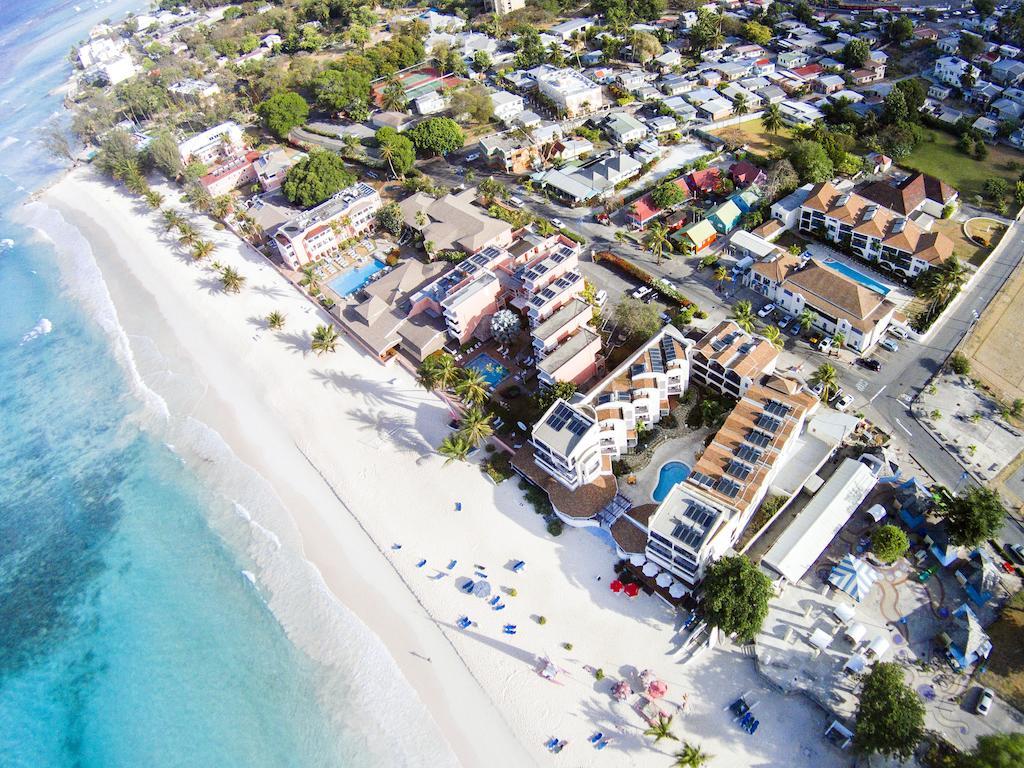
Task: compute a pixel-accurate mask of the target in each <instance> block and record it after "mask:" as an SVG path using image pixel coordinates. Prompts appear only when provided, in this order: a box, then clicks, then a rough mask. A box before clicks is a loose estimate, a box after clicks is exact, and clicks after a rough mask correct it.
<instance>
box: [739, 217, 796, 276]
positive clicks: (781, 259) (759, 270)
mask: <svg viewBox="0 0 1024 768" xmlns="http://www.w3.org/2000/svg"><path fill="white" fill-rule="evenodd" d="M772 221H775V219H772ZM799 265H800V257H799V256H794V255H793V254H791V253H788V252H787V253H785V254H783V255H781V256H778V257H777V258H774V259H769V260H767V261H759V262H757V263H755V264H754V266H752V267H751V268H750V270H751V271H752V272H753V273H754V274H757V275H762V276H763V277H766V278H768V279H769V280H771V281H772V282H773V283H781V282H782V281H783V280H785V279H786V276H787V275H789V273H790V272H792V271H793V270H794V269H796V268H797V267H798V266H799Z"/></svg>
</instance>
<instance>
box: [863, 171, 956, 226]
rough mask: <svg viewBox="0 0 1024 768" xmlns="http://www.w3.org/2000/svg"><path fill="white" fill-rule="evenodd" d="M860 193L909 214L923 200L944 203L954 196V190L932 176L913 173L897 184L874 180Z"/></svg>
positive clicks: (905, 214)
mask: <svg viewBox="0 0 1024 768" xmlns="http://www.w3.org/2000/svg"><path fill="white" fill-rule="evenodd" d="M860 194H861V195H862V196H864V197H866V198H867V199H868V200H873V201H874V202H876V203H881V204H882V205H884V206H885V207H886V208H891V209H892V210H894V211H896V212H897V213H901V214H903V215H904V216H909V215H910V214H911V213H912V212H913V211H915V210H917V208H918V207H919V206H920V205H921V204H922V203H923V202H924V201H925V200H932V201H934V202H936V203H938V204H939V205H945V204H946V203H948V202H949V201H950V200H952V199H953V198H954V197H956V190H955V189H953V188H952V187H951V186H949V185H948V184H947V183H946V182H944V181H942V180H941V179H937V178H935V177H934V176H929V175H927V174H924V173H915V174H914V175H913V176H910V177H909V178H907V179H906V180H905V181H904V182H903V183H902V184H899V185H898V186H894V185H892V184H886V183H885V182H884V181H876V182H875V183H874V184H869V185H868V186H866V187H864V189H862V190H861V191H860Z"/></svg>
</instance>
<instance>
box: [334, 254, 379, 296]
mask: <svg viewBox="0 0 1024 768" xmlns="http://www.w3.org/2000/svg"><path fill="white" fill-rule="evenodd" d="M385 266H386V265H385V264H384V262H382V261H377V260H376V259H370V261H368V262H367V263H366V264H362V265H360V266H358V267H355V268H353V269H350V270H348V271H347V272H342V273H341V274H340V275H338V276H337V277H336V278H334V279H333V280H329V281H328V282H327V285H328V287H329V288H330V289H331V290H332V291H334V292H335V293H336V294H338V295H339V296H348V295H349V294H352V293H355V292H356V291H358V290H359V289H360V288H362V287H363V284H364V283H366V281H367V280H369V279H370V277H371V276H373V275H375V274H377V273H378V272H380V271H381V270H382V269H384V267H385Z"/></svg>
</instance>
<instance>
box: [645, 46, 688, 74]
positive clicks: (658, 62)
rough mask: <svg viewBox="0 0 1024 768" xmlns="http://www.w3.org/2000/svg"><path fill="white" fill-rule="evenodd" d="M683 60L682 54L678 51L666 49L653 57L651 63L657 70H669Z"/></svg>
mask: <svg viewBox="0 0 1024 768" xmlns="http://www.w3.org/2000/svg"><path fill="white" fill-rule="evenodd" d="M682 62H683V55H682V54H681V53H679V51H673V50H671V49H670V50H667V51H665V52H664V53H663V54H661V55H660V56H657V57H655V58H654V60H653V61H652V62H651V63H652V65H653V66H654V67H655V68H656V69H657V70H658V71H659V72H671V71H672V70H673V69H675V68H676V67H678V66H679V65H680V64H682Z"/></svg>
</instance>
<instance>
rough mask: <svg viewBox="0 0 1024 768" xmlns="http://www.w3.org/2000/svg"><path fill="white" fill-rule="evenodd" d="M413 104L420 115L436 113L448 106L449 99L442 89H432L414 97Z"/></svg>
mask: <svg viewBox="0 0 1024 768" xmlns="http://www.w3.org/2000/svg"><path fill="white" fill-rule="evenodd" d="M412 105H413V108H414V109H415V110H416V113H417V114H419V115H436V114H437V113H438V112H443V111H444V110H445V109H447V108H448V100H447V99H446V98H445V96H444V94H443V93H442V92H441V91H430V92H428V93H424V94H423V95H422V96H417V97H416V98H414V99H413V100H412Z"/></svg>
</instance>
